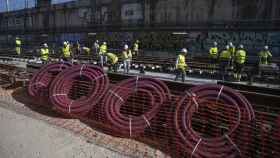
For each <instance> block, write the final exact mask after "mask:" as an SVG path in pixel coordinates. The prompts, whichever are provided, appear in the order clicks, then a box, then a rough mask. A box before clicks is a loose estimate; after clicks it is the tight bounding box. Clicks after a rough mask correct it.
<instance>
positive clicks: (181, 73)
mask: <svg viewBox="0 0 280 158" xmlns="http://www.w3.org/2000/svg"><path fill="white" fill-rule="evenodd" d="M180 76H181V78H182V82H185V78H186V71H185V70H184V69H177V70H176V77H175V81H177V80H178V78H179V77H180Z"/></svg>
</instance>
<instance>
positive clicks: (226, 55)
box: [220, 50, 231, 60]
mask: <svg viewBox="0 0 280 158" xmlns="http://www.w3.org/2000/svg"><path fill="white" fill-rule="evenodd" d="M230 58H231V52H230V51H229V50H223V51H222V52H221V54H220V59H221V60H229V59H230Z"/></svg>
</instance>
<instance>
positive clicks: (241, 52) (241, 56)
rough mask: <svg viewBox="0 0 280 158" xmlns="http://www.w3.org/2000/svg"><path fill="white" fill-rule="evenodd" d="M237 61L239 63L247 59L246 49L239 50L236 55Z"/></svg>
mask: <svg viewBox="0 0 280 158" xmlns="http://www.w3.org/2000/svg"><path fill="white" fill-rule="evenodd" d="M235 61H236V62H237V63H239V64H244V63H245V61H246V51H245V50H242V49H241V50H238V51H237V52H236V55H235Z"/></svg>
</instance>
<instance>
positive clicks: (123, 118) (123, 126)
mask: <svg viewBox="0 0 280 158" xmlns="http://www.w3.org/2000/svg"><path fill="white" fill-rule="evenodd" d="M133 95H136V96H139V97H140V98H139V99H142V100H147V102H146V103H145V104H147V105H144V106H149V108H148V109H147V110H144V111H140V112H139V109H141V108H140V107H138V108H136V109H135V110H138V112H136V113H138V114H124V113H123V112H121V109H122V107H123V106H128V108H127V109H126V110H131V109H132V108H133V107H132V104H133V102H131V101H129V98H130V97H132V96H133ZM141 95H142V97H141ZM169 98H170V92H169V89H168V87H167V86H166V85H165V84H164V83H163V82H162V81H160V80H157V79H153V78H146V77H134V78H131V79H127V80H124V81H122V82H120V83H119V84H117V85H115V86H114V87H112V88H111V89H110V90H109V92H108V93H107V94H106V95H105V97H104V99H103V101H104V105H103V108H104V111H105V115H106V119H107V120H108V121H109V123H110V124H111V126H112V128H114V129H115V130H114V131H115V132H117V133H119V134H120V135H121V136H124V137H137V136H139V135H140V134H143V133H144V130H145V129H146V128H147V127H149V126H150V125H151V123H150V122H151V120H152V119H153V118H155V116H156V115H157V113H158V112H159V110H160V109H161V108H162V106H163V103H164V102H165V101H167V100H168V99H169ZM139 99H138V100H139Z"/></svg>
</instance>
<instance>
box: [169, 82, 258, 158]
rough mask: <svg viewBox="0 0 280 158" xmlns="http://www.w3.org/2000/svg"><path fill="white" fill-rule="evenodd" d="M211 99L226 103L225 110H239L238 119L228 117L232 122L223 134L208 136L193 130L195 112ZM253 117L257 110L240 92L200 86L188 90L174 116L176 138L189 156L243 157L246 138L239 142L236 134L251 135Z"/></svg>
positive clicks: (208, 157)
mask: <svg viewBox="0 0 280 158" xmlns="http://www.w3.org/2000/svg"><path fill="white" fill-rule="evenodd" d="M210 102H212V103H214V104H215V103H216V104H219V105H223V106H224V107H225V109H226V110H227V109H231V110H232V109H234V110H235V111H236V113H235V114H236V115H234V116H237V118H236V119H235V121H233V120H229V121H233V122H232V125H231V126H230V129H229V130H228V132H227V133H224V135H223V136H216V137H213V138H205V137H204V136H202V134H200V133H198V132H196V131H194V129H193V127H192V117H193V114H194V112H196V111H198V109H199V108H202V105H205V104H209V103H210ZM208 117H209V118H210V117H211V116H208ZM254 120H255V114H254V111H253V108H252V106H251V105H250V104H249V102H248V100H247V99H246V98H245V97H243V96H242V95H241V94H240V93H238V92H236V91H234V90H232V89H230V88H228V87H224V86H219V85H203V86H197V87H194V88H192V89H190V90H189V91H188V92H186V95H185V96H184V97H183V98H182V99H181V101H180V102H179V103H178V106H177V108H176V111H175V117H174V123H175V130H176V135H177V136H178V138H177V139H176V141H177V143H178V144H179V146H180V147H181V148H182V149H183V150H184V151H185V152H186V153H187V154H188V155H189V156H190V157H197V158H202V157H203V158H224V157H242V156H244V154H245V153H244V152H246V151H244V147H243V146H242V150H241V149H240V146H241V145H242V144H243V145H246V142H242V141H241V142H240V141H238V144H237V142H235V141H234V140H233V138H235V136H236V135H237V134H239V136H238V137H241V139H243V138H244V137H246V136H247V137H249V134H248V132H250V125H252V122H254ZM240 130H241V131H245V134H243V133H239V132H240ZM248 130H249V131H248ZM246 132H247V133H246ZM243 136H244V137H243ZM246 139H248V138H246ZM245 148H246V147H245ZM243 151H244V152H243Z"/></svg>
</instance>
